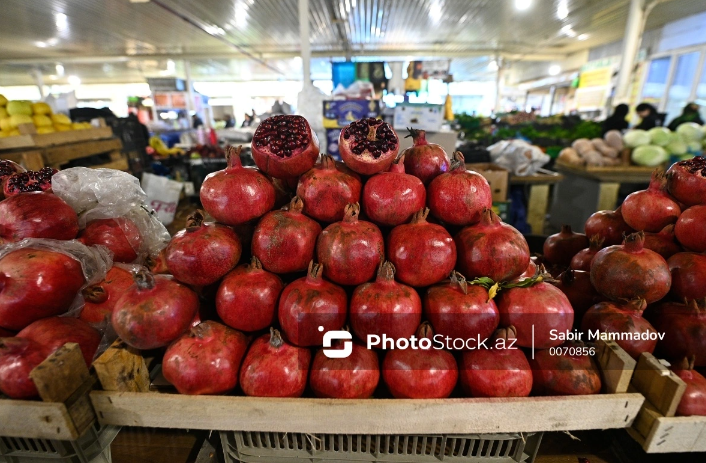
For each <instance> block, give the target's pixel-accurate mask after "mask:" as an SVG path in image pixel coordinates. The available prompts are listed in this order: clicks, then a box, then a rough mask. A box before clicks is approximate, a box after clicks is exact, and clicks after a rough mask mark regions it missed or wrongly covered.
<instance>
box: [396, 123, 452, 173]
mask: <svg viewBox="0 0 706 463" xmlns="http://www.w3.org/2000/svg"><path fill="white" fill-rule="evenodd" d="M407 130H409V135H407V136H406V137H405V138H408V137H412V140H413V142H414V144H413V145H412V146H410V147H409V148H407V149H405V150H404V151H402V156H404V160H405V161H404V168H405V170H406V171H407V172H409V173H410V174H411V175H414V176H415V177H417V178H418V179H419V180H421V181H422V183H423V184H424V185H425V186H426V185H429V183H430V182H431V181H432V180H434V179H435V178H436V177H438V176H439V175H441V174H443V173H445V172H446V171H448V170H449V156H448V155H447V154H446V151H444V148H442V147H441V146H440V145H437V144H436V143H429V142H428V141H427V137H426V135H427V133H426V132H425V131H424V130H417V129H407Z"/></svg>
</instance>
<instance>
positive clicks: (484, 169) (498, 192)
mask: <svg viewBox="0 0 706 463" xmlns="http://www.w3.org/2000/svg"><path fill="white" fill-rule="evenodd" d="M466 168H467V169H469V170H474V171H476V172H478V173H479V174H481V175H482V176H483V177H485V179H486V180H487V181H488V183H490V190H491V191H492V192H493V202H494V203H499V202H504V201H507V185H508V182H509V178H510V172H509V171H508V170H507V169H505V168H504V167H500V166H498V165H496V164H492V163H487V162H480V163H474V164H466Z"/></svg>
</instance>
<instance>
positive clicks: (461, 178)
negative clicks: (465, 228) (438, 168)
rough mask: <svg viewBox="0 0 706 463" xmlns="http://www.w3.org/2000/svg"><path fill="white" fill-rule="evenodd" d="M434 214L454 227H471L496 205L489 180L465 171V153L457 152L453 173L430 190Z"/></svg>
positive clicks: (449, 173)
mask: <svg viewBox="0 0 706 463" xmlns="http://www.w3.org/2000/svg"><path fill="white" fill-rule="evenodd" d="M427 205H428V206H429V209H431V215H433V216H434V217H436V218H437V219H439V220H441V221H442V222H446V223H448V224H451V225H471V224H474V223H477V222H478V221H480V220H481V216H482V214H483V210H484V209H490V208H491V207H492V206H493V195H492V192H491V191H490V185H489V184H488V181H487V180H486V179H485V178H484V177H483V176H482V175H481V174H479V173H478V172H474V171H472V170H467V169H466V164H465V161H464V158H463V154H462V153H461V152H460V151H456V153H455V154H454V160H453V163H451V170H449V171H448V172H446V173H445V174H441V175H439V176H438V177H436V178H435V179H434V180H432V181H431V183H429V186H428V187H427Z"/></svg>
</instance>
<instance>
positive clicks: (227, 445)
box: [220, 431, 542, 463]
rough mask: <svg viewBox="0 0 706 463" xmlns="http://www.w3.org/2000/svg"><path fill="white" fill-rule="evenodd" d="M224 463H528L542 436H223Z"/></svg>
mask: <svg viewBox="0 0 706 463" xmlns="http://www.w3.org/2000/svg"><path fill="white" fill-rule="evenodd" d="M220 434H221V443H222V444H223V454H224V460H225V462H226V463H234V462H238V461H241V462H245V463H249V462H256V461H257V462H267V463H303V462H320V463H323V462H327V463H329V462H330V463H335V462H344V461H353V462H370V463H378V462H396V463H402V462H415V463H417V462H418V463H423V462H438V461H447V462H453V463H461V462H463V463H520V462H526V463H531V462H533V461H534V459H535V457H536V455H537V450H538V449H539V444H540V442H541V440H542V433H531V434H464V435H454V434H442V435H424V436H419V435H366V434H303V433H281V432H239V431H235V432H233V431H229V432H221V433H220Z"/></svg>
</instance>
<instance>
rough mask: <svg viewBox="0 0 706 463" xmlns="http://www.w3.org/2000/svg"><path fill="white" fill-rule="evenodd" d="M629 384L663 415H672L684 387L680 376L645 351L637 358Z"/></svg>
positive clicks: (684, 384)
mask: <svg viewBox="0 0 706 463" xmlns="http://www.w3.org/2000/svg"><path fill="white" fill-rule="evenodd" d="M631 384H632V386H633V387H634V388H635V390H636V391H637V392H639V393H641V394H642V395H644V396H645V399H646V400H647V401H649V402H650V403H651V404H652V405H654V406H655V408H656V409H657V410H658V411H659V413H661V414H662V415H664V416H674V413H675V412H676V410H677V406H678V405H679V401H680V400H681V398H682V395H684V390H685V389H686V383H685V382H684V381H683V380H682V379H681V378H679V377H678V376H677V375H675V374H674V373H673V372H672V371H671V370H669V369H668V368H667V367H665V366H664V365H662V364H661V363H660V362H659V360H657V359H656V358H655V357H654V355H652V354H650V353H647V352H645V353H643V354H642V355H641V356H640V358H639V359H638V361H637V366H636V367H635V373H634V374H633V377H632V381H631Z"/></svg>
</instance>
